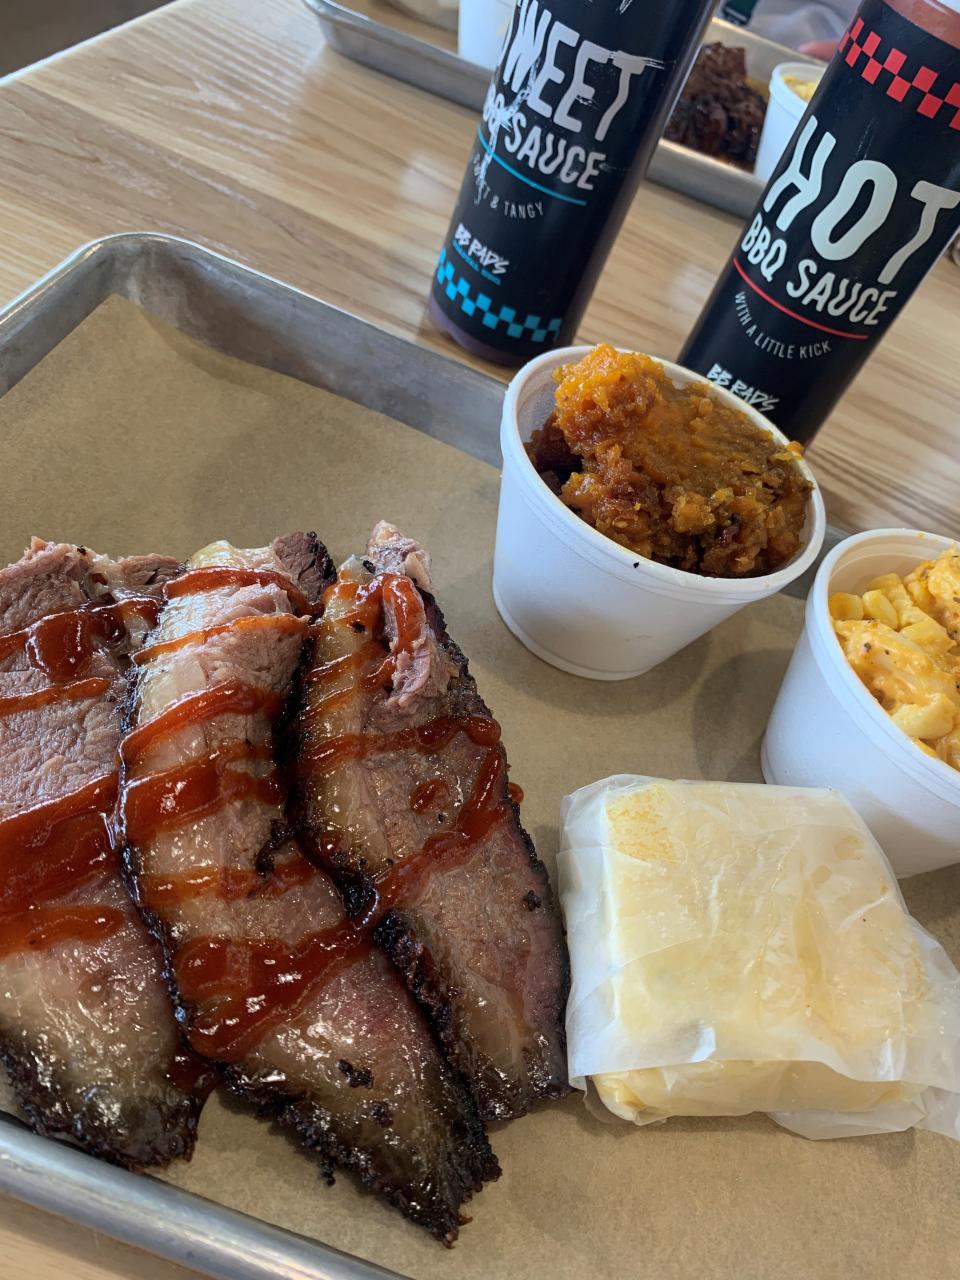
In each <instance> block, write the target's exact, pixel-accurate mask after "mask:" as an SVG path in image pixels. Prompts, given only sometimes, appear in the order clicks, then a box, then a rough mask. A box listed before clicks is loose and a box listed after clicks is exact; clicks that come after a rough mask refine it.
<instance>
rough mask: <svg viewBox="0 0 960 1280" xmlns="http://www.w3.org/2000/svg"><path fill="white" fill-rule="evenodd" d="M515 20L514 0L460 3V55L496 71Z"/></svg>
mask: <svg viewBox="0 0 960 1280" xmlns="http://www.w3.org/2000/svg"><path fill="white" fill-rule="evenodd" d="M512 17H513V0H460V15H459V18H458V22H457V52H458V53H459V54H460V57H461V58H466V59H467V61H468V62H475V63H476V64H477V65H478V66H480V67H486V68H487V70H489V71H492V70H493V68H494V67H495V66H496V65H497V61H498V59H499V57H500V49H501V46H502V45H503V37H504V36H505V35H506V34H507V27H509V25H510V19H511V18H512Z"/></svg>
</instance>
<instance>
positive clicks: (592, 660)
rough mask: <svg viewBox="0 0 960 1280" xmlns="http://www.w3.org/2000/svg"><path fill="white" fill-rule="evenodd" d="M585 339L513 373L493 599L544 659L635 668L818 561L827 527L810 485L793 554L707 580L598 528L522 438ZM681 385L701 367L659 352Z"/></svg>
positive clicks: (721, 396) (583, 666) (604, 676)
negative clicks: (551, 479)
mask: <svg viewBox="0 0 960 1280" xmlns="http://www.w3.org/2000/svg"><path fill="white" fill-rule="evenodd" d="M590 350H591V348H590V347H564V348H560V349H559V350H556V351H548V352H546V353H545V354H544V355H542V356H537V358H536V359H535V360H531V361H530V363H529V364H526V365H524V367H523V368H522V369H521V370H520V371H519V372H518V373H517V374H516V376H515V377H514V379H513V381H512V382H511V383H510V385H509V387H508V388H507V393H506V396H505V398H504V402H503V419H502V423H501V429H500V444H501V448H502V450H503V472H502V475H501V478H500V507H499V511H498V514H497V542H496V550H495V553H494V561H493V598H494V601H495V602H496V606H497V609H498V610H499V612H500V616H501V618H502V619H503V620H504V622H505V623H506V624H507V626H508V627H509V628H510V630H511V631H512V632H513V634H514V635H515V636H516V637H517V638H518V639H519V640H521V641H522V642H523V644H525V645H526V647H527V648H528V649H530V650H531V651H532V652H533V653H535V654H536V655H537V656H538V657H539V658H543V660H544V661H545V662H549V663H551V664H552V665H553V666H555V667H559V668H560V669H561V670H563V671H570V672H572V673H573V674H574V675H578V676H587V677H589V678H591V679H594V680H626V679H629V678H630V677H631V676H637V675H642V673H643V672H645V671H649V670H650V668H651V667H655V666H656V665H657V663H658V662H662V661H663V660H664V659H665V658H669V657H670V655H671V654H674V653H676V652H677V651H678V650H679V649H682V648H683V647H684V646H685V645H688V644H690V642H691V641H692V640H696V639H697V637H698V636H701V635H703V633H704V632H705V631H709V630H710V629H711V628H712V627H715V626H716V625H717V624H718V623H720V622H722V621H723V620H724V618H728V617H730V615H731V614H733V613H736V612H737V610H738V609H742V608H743V606H744V605H747V604H750V603H751V602H752V601H754V600H762V599H764V598H765V597H766V596H772V595H774V594H775V593H776V592H778V591H781V590H782V589H783V588H784V587H785V586H787V584H788V583H790V582H792V581H793V579H794V578H798V577H799V576H800V575H801V574H802V573H803V572H804V571H805V570H806V569H808V568H809V567H810V566H811V565H812V564H813V563H814V561H815V560H816V558H817V555H818V554H819V551H820V547H821V544H822V543H823V535H824V531H825V529H826V517H825V514H824V509H823V499H822V498H821V496H820V491H819V489H818V488H817V485H816V482H815V481H814V480H813V476H812V475H811V474H810V470H809V468H808V467H807V466H806V464H805V463H803V462H801V463H800V464H799V465H800V466H801V468H802V469H803V471H804V474H805V475H806V476H807V478H808V479H809V480H810V481H811V482H812V483H813V492H812V493H811V495H810V498H809V500H808V503H807V517H806V522H805V524H804V527H803V541H802V544H801V547H800V550H799V552H798V553H797V555H796V556H794V558H793V559H792V560H791V561H790V562H789V563H788V564H786V565H784V566H783V568H781V569H778V570H777V571H776V573H769V574H765V575H764V576H762V577H757V578H707V577H701V576H700V575H699V574H695V573H685V572H684V571H683V570H682V569H673V568H671V567H670V566H669V565H663V564H657V563H656V562H655V561H653V560H645V559H644V558H643V557H642V556H639V555H637V554H636V553H635V552H632V551H628V550H627V548H626V547H622V546H620V545H619V543H616V542H613V541H612V540H611V539H610V538H607V537H606V536H605V535H604V534H602V533H598V532H597V530H596V529H594V528H592V527H591V526H590V525H588V524H587V523H586V521H584V520H581V519H580V517H579V516H578V515H576V514H574V512H572V511H571V510H570V509H569V507H566V506H565V505H564V504H563V503H562V502H561V501H560V499H559V498H558V497H557V496H556V495H555V494H554V493H551V491H550V489H549V488H548V487H547V485H546V484H545V483H544V482H543V480H541V479H540V476H539V475H538V474H537V472H536V469H535V468H534V466H533V463H532V462H531V461H530V459H529V458H528V456H527V452H526V449H525V448H524V444H525V442H526V441H528V440H529V439H530V437H531V436H532V435H533V433H534V431H536V430H537V429H538V428H539V427H542V426H543V424H544V423H545V422H546V420H547V418H548V417H549V416H550V414H551V412H552V411H553V408H554V389H555V386H556V384H555V382H554V380H553V373H554V370H555V369H557V368H559V367H560V365H564V364H570V363H572V362H574V361H577V360H580V359H582V358H583V356H585V355H586V354H587V352H588V351H590ZM660 363H661V364H662V365H663V367H664V369H665V370H666V371H667V373H668V374H669V376H670V378H671V379H672V380H673V382H674V384H675V385H676V386H686V385H687V384H688V383H690V382H702V381H703V375H702V374H696V373H692V372H690V370H688V369H683V368H681V367H680V366H679V365H676V364H671V363H670V362H669V361H667V360H662V361H661V362H660ZM710 392H711V395H713V396H714V397H715V398H716V399H717V400H719V401H720V402H721V403H722V404H725V405H727V406H729V407H731V408H734V409H737V410H738V411H740V412H742V413H744V414H746V415H747V417H748V418H749V419H750V420H751V421H752V422H753V423H755V424H756V426H758V427H760V428H761V429H763V430H765V431H769V432H770V433H771V434H772V435H773V436H774V437H775V439H777V440H781V441H783V442H784V443H786V437H785V436H784V435H783V434H782V432H780V431H778V430H777V429H776V428H775V427H774V426H772V425H771V424H770V423H769V422H768V421H767V420H766V418H763V417H761V415H760V414H759V413H758V412H757V411H756V410H755V409H751V408H750V407H749V406H748V405H746V404H744V402H743V401H742V400H738V399H737V398H736V397H735V396H733V395H732V394H731V393H730V392H729V391H725V390H723V389H721V388H719V387H711V388H710Z"/></svg>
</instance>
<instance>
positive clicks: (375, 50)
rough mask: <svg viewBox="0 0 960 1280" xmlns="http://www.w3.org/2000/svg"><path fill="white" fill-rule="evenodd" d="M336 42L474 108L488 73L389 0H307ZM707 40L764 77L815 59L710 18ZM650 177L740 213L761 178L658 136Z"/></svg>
mask: <svg viewBox="0 0 960 1280" xmlns="http://www.w3.org/2000/svg"><path fill="white" fill-rule="evenodd" d="M305 3H306V4H307V6H308V7H309V8H310V9H312V10H313V12H314V13H315V14H316V15H317V18H318V19H319V21H320V25H321V27H322V28H323V31H324V33H325V34H326V37H327V39H328V40H329V42H330V44H331V45H332V46H333V48H334V49H337V50H338V51H339V52H340V53H343V54H346V56H347V57H348V58H353V59H354V61H355V62H362V63H363V64H364V66H367V67H373V68H374V69H375V70H377V71H383V72H385V73H386V74H387V75H388V76H393V77H395V78H396V79H397V80H405V81H406V82H407V83H408V84H412V85H416V86H417V87H418V88H420V89H426V90H427V92H428V93H435V94H437V95H438V96H439V97H441V98H448V99H449V100H450V101H451V102H457V103H459V104H460V105H461V106H463V107H471V108H473V109H474V110H475V111H479V110H480V108H481V107H482V106H483V99H484V95H485V94H486V92H487V85H488V84H489V83H490V72H489V71H486V70H484V68H483V67H478V66H477V65H476V64H475V63H473V62H467V60H466V59H465V58H461V57H459V56H458V55H457V53H456V36H455V35H451V33H450V32H448V31H444V30H442V29H441V28H439V27H434V26H431V25H430V24H429V23H427V22H423V21H422V20H419V19H417V18H414V17H412V16H411V15H410V14H407V13H403V12H401V11H400V10H398V9H395V8H393V7H392V6H391V5H390V4H389V3H388V0H352V3H351V4H350V5H347V4H341V3H339V0H305ZM706 39H707V41H713V40H719V41H720V43H721V44H727V45H741V46H742V47H743V48H744V49H745V50H746V61H747V72H748V74H749V75H750V77H751V79H753V80H756V81H759V82H760V83H761V84H764V85H766V84H768V83H769V81H770V73H771V71H772V70H773V68H774V67H775V66H777V64H778V63H780V62H814V59H813V58H808V57H805V56H804V55H803V54H800V53H796V52H794V50H792V49H788V48H786V47H785V46H784V45H780V44H775V43H774V42H773V41H772V40H764V39H763V37H762V36H755V35H753V34H752V33H751V32H750V31H748V30H746V29H744V28H743V27H736V26H734V25H733V24H732V23H730V22H724V21H723V20H722V19H720V18H714V19H713V20H712V21H711V23H710V25H709V27H708V28H707V34H706ZM647 177H648V178H649V179H650V181H651V182H657V183H659V184H660V185H661V186H663V187H669V188H670V189H671V190H672V191H679V192H681V193H682V194H683V195H685V196H692V197H693V199H694V200H701V201H703V202H704V203H705V204H711V205H714V206H715V207H716V208H718V209H725V210H726V211H727V212H728V213H735V214H738V215H739V216H740V217H742V218H746V217H747V215H748V214H749V213H750V212H751V211H752V210H753V206H754V205H755V204H756V202H757V200H758V199H759V197H760V193H761V192H762V191H763V183H762V182H761V181H760V179H759V178H755V177H754V176H753V174H752V173H748V172H747V171H746V170H745V169H738V168H736V166H735V165H732V164H726V163H725V162H724V161H722V160H715V159H714V158H713V157H712V156H704V155H701V154H700V153H699V152H698V151H691V150H690V148H689V147H681V146H679V145H678V144H677V143H675V142H667V141H666V140H665V139H663V138H661V140H660V144H659V146H658V147H657V149H656V151H655V152H654V155H653V159H652V160H651V161H650V168H649V169H648V170H647Z"/></svg>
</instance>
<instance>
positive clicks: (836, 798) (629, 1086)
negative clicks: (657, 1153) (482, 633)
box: [559, 775, 960, 1138]
mask: <svg viewBox="0 0 960 1280" xmlns="http://www.w3.org/2000/svg"><path fill="white" fill-rule="evenodd" d="M559 876H560V894H561V901H562V904H563V910H564V914H565V917H566V922H567V932H568V938H569V944H570V958H571V965H572V969H573V986H572V990H571V994H570V1001H569V1005H568V1009H567V1036H568V1041H569V1059H570V1061H569V1065H570V1077H571V1081H572V1083H573V1084H575V1085H576V1086H577V1087H579V1088H584V1087H585V1084H586V1081H587V1079H589V1080H590V1081H591V1082H592V1084H593V1085H594V1086H595V1091H596V1095H597V1097H598V1098H599V1099H600V1101H601V1102H602V1103H603V1105H604V1106H605V1107H606V1108H607V1109H608V1110H609V1111H611V1112H613V1113H614V1114H616V1115H619V1116H622V1117H624V1118H626V1119H629V1120H632V1121H634V1122H635V1123H636V1124H648V1123H651V1122H653V1121H657V1120H663V1119H666V1118H667V1117H669V1116H675V1115H699V1116H717V1115H745V1114H747V1113H749V1112H753V1111H765V1112H767V1113H768V1114H770V1115H771V1116H772V1118H773V1119H774V1120H776V1121H777V1123H778V1124H781V1125H783V1126H784V1127H785V1128H787V1129H791V1130H793V1131H795V1132H796V1133H800V1134H803V1135H805V1136H806V1137H810V1138H828V1137H842V1136H847V1135H853V1134H866V1133H879V1132H884V1131H892V1130H902V1129H906V1128H910V1127H911V1126H913V1127H917V1128H927V1129H933V1130H935V1131H937V1132H940V1133H944V1134H947V1135H949V1136H950V1137H953V1138H960V1052H958V1046H960V975H958V973H957V970H956V969H955V968H954V966H953V964H952V963H951V961H950V960H949V958H948V957H947V955H946V953H945V952H944V950H943V949H942V947H941V946H940V945H939V943H937V942H936V941H935V939H933V938H932V937H931V936H930V935H929V934H928V933H926V932H925V930H924V929H922V928H921V927H920V925H919V924H917V922H916V921H915V920H913V919H912V918H911V917H910V915H909V914H908V912H907V909H906V906H905V904H904V901H903V898H902V896H901V893H900V889H899V887H898V885H897V881H896V877H895V876H894V874H893V872H892V870H891V868H890V865H889V863H888V862H887V859H886V858H885V856H884V854H883V852H882V850H881V849H880V847H879V846H878V845H877V843H876V841H875V840H874V839H873V837H872V836H871V835H870V833H869V831H868V830H867V828H866V827H865V826H864V824H863V822H862V821H861V819H860V818H859V817H858V816H857V814H856V813H855V812H854V811H853V809H852V808H851V807H850V805H849V804H848V803H847V802H846V800H845V799H844V798H843V797H842V796H841V795H839V794H838V793H837V792H833V791H825V790H805V789H800V788H792V787H764V786H758V785H754V784H732V783H716V782H712V783H711V782H706V783H705V782H664V781H662V780H659V779H655V778H648V777H635V776H629V775H623V776H617V777H613V778H608V779H606V780H604V781H602V782H598V783H595V784H593V785H592V786H588V787H584V788H583V789H581V790H579V791H577V792H575V793H574V794H573V795H570V796H568V797H566V799H565V800H564V802H563V806H562V834H561V848H560V855H559Z"/></svg>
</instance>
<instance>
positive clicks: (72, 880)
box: [0, 596, 160, 955]
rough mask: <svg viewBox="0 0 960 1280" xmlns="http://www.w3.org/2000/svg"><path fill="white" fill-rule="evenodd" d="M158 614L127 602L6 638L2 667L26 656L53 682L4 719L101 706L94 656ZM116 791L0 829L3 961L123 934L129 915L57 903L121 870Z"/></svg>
mask: <svg viewBox="0 0 960 1280" xmlns="http://www.w3.org/2000/svg"><path fill="white" fill-rule="evenodd" d="M159 611H160V604H159V601H157V600H155V599H154V598H153V597H152V596H130V597H127V598H126V599H124V600H119V601H116V602H114V603H112V604H102V605H94V604H82V605H79V606H78V607H77V608H75V609H63V610H61V611H59V612H57V613H51V614H47V615H46V616H45V617H43V618H39V619H37V621H36V622H33V623H31V625H30V626H28V627H22V628H20V629H19V630H17V631H10V632H7V633H6V634H5V635H2V636H0V661H2V660H3V659H5V658H8V657H10V656H11V655H13V654H17V653H22V654H25V655H26V658H27V662H28V664H29V666H30V667H31V668H33V669H34V670H36V671H40V672H42V673H43V674H44V675H45V676H46V677H47V678H48V679H49V680H50V681H51V683H50V684H49V685H48V686H47V687H46V688H44V689H38V690H34V691H32V692H30V693H26V694H21V695H19V696H17V697H9V698H0V716H4V715H13V714H16V713H18V712H23V711H31V710H35V709H37V708H40V707H44V706H48V705H50V704H52V703H55V702H60V701H73V700H81V699H86V698H96V697H100V696H101V695H102V694H104V693H106V691H107V690H108V689H109V687H110V683H111V682H110V681H109V680H108V679H104V678H102V677H93V678H87V679H85V678H84V673H85V672H86V671H87V669H88V668H89V666H90V662H91V660H92V658H93V656H94V654H95V653H97V652H98V651H102V650H104V649H107V650H110V651H112V652H114V653H117V652H120V651H121V650H122V649H123V647H124V646H125V645H126V644H127V643H128V641H129V636H128V631H127V623H128V621H129V620H130V619H131V618H133V617H140V618H142V619H143V621H144V622H146V623H147V624H148V625H149V626H153V625H155V623H156V621H157V618H158V616H159ZM117 783H118V775H117V774H116V773H109V774H105V775H104V776H102V777H100V778H95V779H94V780H93V781H92V782H90V783H88V784H87V785H86V786H84V787H81V788H79V789H78V790H77V791H74V792H71V793H70V794H68V795H65V796H61V797H59V798H58V799H56V800H50V801H46V802H44V803H41V804H36V805H33V806H31V807H30V808H29V809H25V810H24V811H23V812H21V813H17V814H14V815H12V816H11V817H9V818H5V819H2V820H0V866H2V868H3V876H2V880H0V955H9V954H11V953H13V952H23V951H29V950H39V949H41V948H44V947H51V946H55V945H57V943H60V942H67V941H72V942H77V943H86V944H95V943H98V942H102V941H105V940H106V939H107V938H109V937H110V936H111V935H112V934H114V933H116V932H117V930H118V929H119V928H120V927H121V925H122V924H123V920H124V916H123V912H121V911H119V910H118V909H117V908H115V907H100V906H95V905H84V904H71V905H66V904H63V903H59V904H58V902H57V899H59V898H60V897H62V895H63V894H65V893H67V892H69V891H70V890H71V889H75V888H79V887H81V886H83V885H85V884H88V883H89V882H90V881H91V880H93V879H95V878H96V877H98V876H111V875H114V874H116V873H117V871H118V870H119V867H118V863H117V856H116V853H115V850H114V848H113V842H112V839H111V832H110V829H109V823H108V817H107V815H108V813H109V812H110V810H111V809H112V808H113V805H114V802H115V800H116V797H117Z"/></svg>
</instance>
